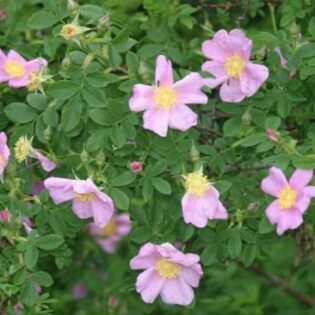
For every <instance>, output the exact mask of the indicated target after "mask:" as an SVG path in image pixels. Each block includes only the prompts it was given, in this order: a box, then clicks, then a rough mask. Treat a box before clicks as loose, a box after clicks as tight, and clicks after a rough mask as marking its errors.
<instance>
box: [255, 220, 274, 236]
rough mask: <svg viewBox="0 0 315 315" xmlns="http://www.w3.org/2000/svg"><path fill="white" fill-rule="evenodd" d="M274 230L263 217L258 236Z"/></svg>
mask: <svg viewBox="0 0 315 315" xmlns="http://www.w3.org/2000/svg"><path fill="white" fill-rule="evenodd" d="M273 230H274V227H273V226H272V225H271V224H270V222H269V221H268V219H267V218H266V217H263V218H262V220H261V221H260V223H259V234H267V233H270V232H272V231H273Z"/></svg>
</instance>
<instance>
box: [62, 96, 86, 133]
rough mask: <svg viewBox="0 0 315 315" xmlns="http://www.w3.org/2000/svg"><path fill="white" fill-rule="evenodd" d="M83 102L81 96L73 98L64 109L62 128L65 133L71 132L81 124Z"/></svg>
mask: <svg viewBox="0 0 315 315" xmlns="http://www.w3.org/2000/svg"><path fill="white" fill-rule="evenodd" d="M81 112H82V102H81V98H80V96H76V97H73V98H71V99H70V100H69V102H68V103H67V104H66V105H65V106H64V107H63V109H62V115H61V126H62V129H63V130H64V132H70V131H72V130H73V129H75V128H76V127H77V126H78V125H79V124H80V119H81Z"/></svg>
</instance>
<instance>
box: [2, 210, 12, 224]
mask: <svg viewBox="0 0 315 315" xmlns="http://www.w3.org/2000/svg"><path fill="white" fill-rule="evenodd" d="M10 221H11V214H10V212H9V210H7V209H3V210H1V211H0V222H10Z"/></svg>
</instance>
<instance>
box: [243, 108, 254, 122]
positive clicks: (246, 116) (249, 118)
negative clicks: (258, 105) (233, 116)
mask: <svg viewBox="0 0 315 315" xmlns="http://www.w3.org/2000/svg"><path fill="white" fill-rule="evenodd" d="M251 121H252V116H251V114H250V112H249V111H248V110H247V111H246V112H245V113H244V114H243V116H242V123H243V124H244V125H250V122H251Z"/></svg>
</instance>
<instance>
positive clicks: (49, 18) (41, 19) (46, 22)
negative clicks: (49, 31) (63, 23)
mask: <svg viewBox="0 0 315 315" xmlns="http://www.w3.org/2000/svg"><path fill="white" fill-rule="evenodd" d="M57 22H58V19H57V17H56V16H55V15H54V14H52V13H51V12H46V11H41V12H37V13H35V14H33V15H32V16H31V18H30V19H29V20H28V22H27V26H28V27H29V28H31V29H33V30H42V29H44V28H48V27H50V26H53V25H54V24H56V23H57Z"/></svg>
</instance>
